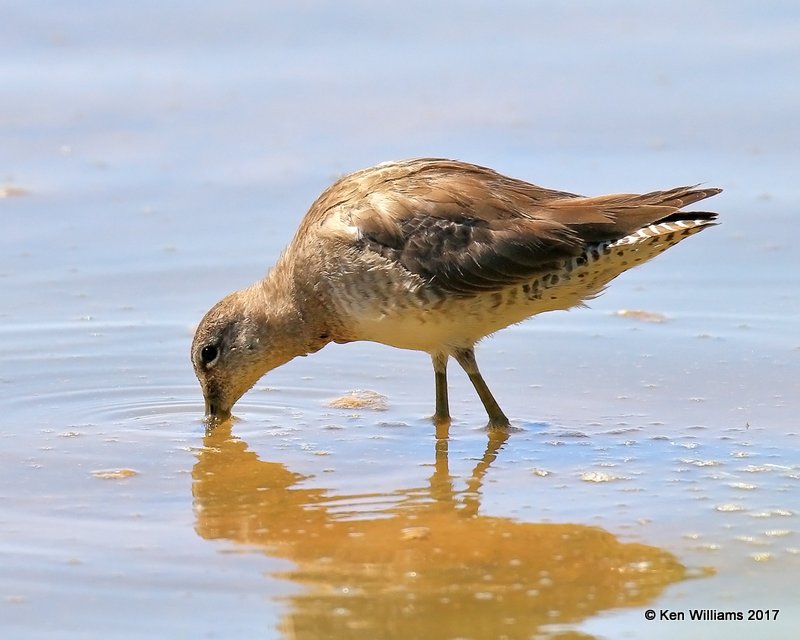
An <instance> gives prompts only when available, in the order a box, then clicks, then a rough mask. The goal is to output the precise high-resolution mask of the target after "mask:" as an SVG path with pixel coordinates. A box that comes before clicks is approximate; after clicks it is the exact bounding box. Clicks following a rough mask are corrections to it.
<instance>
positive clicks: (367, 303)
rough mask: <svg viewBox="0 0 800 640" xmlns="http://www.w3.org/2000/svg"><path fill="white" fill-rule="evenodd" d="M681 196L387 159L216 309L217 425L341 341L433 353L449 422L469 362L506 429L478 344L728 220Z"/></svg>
mask: <svg viewBox="0 0 800 640" xmlns="http://www.w3.org/2000/svg"><path fill="white" fill-rule="evenodd" d="M720 191H721V190H720V189H716V188H704V187H697V186H689V187H677V188H673V189H669V190H666V191H654V192H650V193H645V194H611V195H604V196H596V197H584V196H579V195H576V194H573V193H568V192H563V191H555V190H551V189H545V188H542V187H539V186H536V185H533V184H530V183H527V182H523V181H521V180H517V179H514V178H510V177H507V176H504V175H502V174H499V173H497V172H495V171H493V170H491V169H488V168H485V167H480V166H477V165H473V164H468V163H464V162H459V161H454V160H445V159H430V158H425V159H415V160H406V161H401V162H387V163H383V164H380V165H377V166H375V167H371V168H368V169H364V170H362V171H357V172H355V173H352V174H350V175H347V176H344V177H343V178H341V179H339V180H338V181H336V182H335V183H334V184H333V185H331V186H330V187H329V188H328V189H326V190H325V191H324V192H323V193H322V194H321V195H320V196H319V198H317V200H316V201H315V202H314V203H313V204H312V205H311V208H310V209H309V211H308V213H307V214H306V215H305V217H304V218H303V220H302V222H301V223H300V227H299V229H298V230H297V232H296V234H295V236H294V239H293V240H292V241H291V242H290V244H289V246H288V247H287V248H286V250H285V251H284V252H283V254H282V255H281V256H280V258H279V259H278V261H277V263H276V264H275V266H274V267H273V269H272V270H271V271H270V272H269V273H268V274H267V276H266V277H265V278H264V279H263V280H261V281H259V282H256V283H255V284H253V285H251V286H250V287H247V288H245V289H242V290H240V291H236V292H234V293H232V294H230V295H229V296H227V297H225V298H223V299H222V300H221V301H220V302H218V303H217V304H216V305H214V306H213V307H212V308H211V310H210V311H209V312H208V313H207V314H206V315H205V317H204V318H203V319H202V321H201V322H200V325H199V326H198V328H197V331H196V332H195V336H194V340H193V342H192V349H191V357H192V363H193V366H194V370H195V373H196V374H197V377H198V379H199V381H200V385H201V387H202V391H203V395H204V398H205V410H206V416H207V418H208V419H209V420H210V421H211V422H213V421H219V420H224V419H226V418H227V417H229V416H230V412H231V409H232V407H233V405H234V404H235V403H236V401H237V400H238V399H239V398H240V397H241V396H242V395H243V394H244V393H245V392H246V391H247V390H248V389H250V388H251V387H252V386H253V385H254V384H255V383H256V382H257V381H258V380H259V379H260V378H261V377H262V376H263V375H264V374H265V373H267V372H268V371H270V370H272V369H274V368H276V367H279V366H281V365H282V364H285V363H287V362H289V361H290V360H292V359H293V358H295V357H297V356H302V355H307V354H309V353H313V352H315V351H318V350H320V349H321V348H322V347H324V346H325V345H327V344H329V343H331V342H337V343H346V342H353V341H358V340H368V341H373V342H379V343H382V344H385V345H389V346H393V347H398V348H401V349H411V350H417V351H424V352H427V353H428V354H429V355H430V357H431V360H432V363H433V371H434V388H435V412H434V415H433V419H434V422H435V423H436V424H437V425H443V426H445V427H446V426H447V425H448V424H449V422H450V409H449V401H448V391H447V364H448V361H449V359H450V357H452V358H454V359H455V360H456V362H458V364H459V365H460V366H461V367H462V368H463V369H464V371H465V372H466V373H467V375H468V376H469V378H470V381H471V382H472V384H473V386H474V387H475V390H476V392H477V394H478V396H479V398H480V400H481V402H482V403H483V406H484V407H485V409H486V412H487V414H488V416H489V425H490V426H491V427H498V428H504V427H508V426H509V421H508V418H507V417H506V415H505V413H503V411H502V409H501V408H500V406H499V404H498V403H497V401H496V400H495V398H494V396H493V395H492V393H491V391H490V390H489V387H488V386H487V384H486V382H485V381H484V379H483V377H482V375H481V373H480V371H479V369H478V365H477V362H476V360H475V352H474V347H475V345H476V343H477V342H478V341H479V340H481V339H482V338H484V337H486V336H488V335H490V334H492V333H494V332H496V331H499V330H500V329H503V328H505V327H507V326H509V325H512V324H515V323H518V322H521V321H523V320H525V319H526V318H529V317H531V316H533V315H536V314H538V313H542V312H545V311H555V310H560V309H569V308H571V307H575V306H577V305H580V304H581V303H582V302H583V301H585V300H588V299H591V298H593V297H595V296H597V295H598V294H600V293H601V292H602V291H603V289H604V288H605V287H606V286H607V285H608V283H609V282H611V280H613V279H614V278H615V277H616V276H618V275H619V274H621V273H623V272H624V271H627V270H628V269H630V268H632V267H635V266H637V265H639V264H642V263H644V262H646V261H648V260H650V259H651V258H653V257H655V256H657V255H658V254H659V253H662V252H663V251H665V250H666V249H668V248H669V247H671V246H672V245H674V244H677V243H678V242H680V241H681V240H683V239H684V238H686V237H688V236H690V235H693V234H694V233H697V232H698V231H701V230H702V229H704V228H706V227H708V226H710V225H713V224H715V220H716V218H717V214H715V213H709V212H705V211H683V207H685V206H688V205H691V204H692V203H695V202H698V201H700V200H703V199H705V198H708V197H710V196H713V195H716V194H718V193H719V192H720Z"/></svg>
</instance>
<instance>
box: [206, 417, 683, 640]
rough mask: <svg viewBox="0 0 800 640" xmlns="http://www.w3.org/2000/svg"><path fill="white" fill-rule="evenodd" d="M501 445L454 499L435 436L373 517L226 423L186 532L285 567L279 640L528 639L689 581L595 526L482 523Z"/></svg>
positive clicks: (672, 561) (209, 444) (664, 559)
mask: <svg viewBox="0 0 800 640" xmlns="http://www.w3.org/2000/svg"><path fill="white" fill-rule="evenodd" d="M504 440H505V439H504V438H502V437H499V438H490V440H489V444H488V447H487V450H486V453H485V454H484V457H483V459H482V460H481V461H480V462H479V463H478V464H477V465H476V467H475V469H474V471H473V473H472V475H471V477H470V478H467V479H466V480H467V489H466V490H464V491H461V492H458V491H456V490H455V489H454V484H455V482H454V480H456V479H454V478H453V476H451V475H450V473H449V470H448V464H447V449H446V446H447V443H446V441H439V443H438V445H437V453H436V465H435V470H434V472H433V474H432V476H431V478H430V481H429V484H428V486H427V487H423V488H420V487H414V488H409V489H405V490H400V491H397V492H395V493H393V494H392V495H391V496H385V498H386V500H387V502H390V503H391V506H390V507H388V508H387V510H386V512H384V513H381V514H380V517H376V515H375V514H374V513H373V514H361V515H360V516H359V514H358V513H356V514H353V512H352V511H351V512H350V513H347V514H344V515H343V514H342V510H341V505H342V504H353V503H355V502H358V501H359V500H364V501H367V500H369V499H375V498H377V497H378V496H376V495H375V494H374V493H372V494H370V493H366V492H365V493H364V494H363V495H349V496H337V495H331V494H330V493H329V492H328V491H326V490H325V489H319V488H309V487H305V486H304V483H303V481H304V476H302V475H300V474H297V473H294V472H292V471H290V470H289V469H287V468H286V467H285V466H284V465H283V464H280V463H276V462H264V461H262V460H259V458H258V456H257V455H256V454H255V453H254V452H253V451H250V450H249V449H248V447H247V443H245V442H244V441H242V440H240V439H238V438H236V437H233V436H232V435H231V432H230V425H229V424H228V425H225V424H223V425H220V426H219V427H218V428H217V429H215V430H214V431H213V432H211V433H210V434H208V435H207V436H206V438H205V440H204V445H205V446H204V448H203V449H202V451H201V452H200V453H199V455H198V460H197V463H196V464H195V466H194V470H193V474H192V475H193V479H194V486H193V492H194V498H195V506H196V514H197V515H196V517H197V525H196V528H197V532H198V533H199V534H200V535H201V536H202V537H203V538H206V539H209V540H217V539H225V540H230V541H233V542H236V543H242V544H247V545H258V546H260V547H262V548H263V549H264V551H265V552H266V553H268V554H269V555H271V556H274V557H279V558H285V559H287V560H290V561H292V562H293V563H294V565H295V568H294V569H293V570H292V571H290V572H288V573H287V574H285V575H284V577H287V578H289V579H291V580H292V581H294V582H295V583H297V584H299V585H301V586H302V587H303V590H302V592H301V593H300V595H294V596H288V597H287V602H288V606H287V611H286V614H285V616H284V617H283V621H282V631H283V632H284V634H285V637H287V638H302V639H305V638H308V639H312V638H314V639H316V638H377V637H380V638H403V639H406V638H455V637H462V638H473V639H476V640H477V639H481V638H487V639H488V638H491V639H493V640H494V639H496V638H498V637H509V638H522V637H524V638H528V637H530V636H531V635H532V634H535V633H542V632H543V631H546V630H548V629H550V630H552V631H555V630H556V629H558V628H561V629H563V628H564V627H563V625H568V626H571V625H574V624H577V623H579V622H581V621H583V620H585V619H587V618H589V617H591V616H593V615H595V614H597V613H599V612H601V611H604V610H608V609H612V608H618V607H642V606H643V605H645V604H646V603H648V602H650V601H652V600H653V599H654V598H655V597H656V596H657V595H658V594H659V593H660V592H661V591H662V590H663V589H664V588H665V587H666V586H667V585H669V584H672V583H674V582H677V581H680V580H682V579H684V578H685V577H686V570H685V568H684V566H683V565H681V564H680V563H679V562H678V561H677V559H676V558H675V557H674V556H672V555H671V554H669V553H668V552H666V551H664V550H662V549H658V548H655V547H651V546H647V545H643V544H634V543H622V542H620V541H619V540H617V538H616V537H615V536H613V535H612V534H610V533H609V532H607V531H605V530H603V529H600V528H598V527H590V526H585V525H580V524H541V523H539V524H537V523H527V522H518V521H515V520H512V519H510V518H503V517H491V516H485V515H481V514H480V513H479V506H480V497H481V493H480V490H481V481H482V478H483V476H484V474H485V473H486V472H487V470H488V469H489V465H490V464H491V462H492V461H493V460H494V458H495V457H496V456H497V454H498V452H499V451H500V449H501V448H502V446H503V444H504ZM531 490H532V491H533V489H531ZM359 518H361V519H359ZM569 635H570V636H571V637H579V636H576V635H573V634H569ZM563 637H566V636H563ZM580 637H584V636H580Z"/></svg>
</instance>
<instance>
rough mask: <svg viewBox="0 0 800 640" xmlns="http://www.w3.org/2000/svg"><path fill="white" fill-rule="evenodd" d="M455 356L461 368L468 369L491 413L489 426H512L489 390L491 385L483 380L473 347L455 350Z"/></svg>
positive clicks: (482, 400) (504, 427)
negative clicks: (487, 384) (488, 385)
mask: <svg viewBox="0 0 800 640" xmlns="http://www.w3.org/2000/svg"><path fill="white" fill-rule="evenodd" d="M453 356H454V357H455V359H456V361H457V362H458V364H460V365H461V368H462V369H464V371H466V373H467V375H468V376H469V379H470V381H471V382H472V386H473V387H475V391H477V392H478V397H479V398H480V399H481V402H483V406H484V408H485V409H486V413H488V414H489V427H491V428H499V429H507V428H508V427H509V426H510V423H509V421H508V418H507V417H506V414H504V413H503V410H502V409H501V408H500V405H499V404H497V400H495V399H494V396H493V395H492V392H491V391H489V387H487V386H486V383H485V382H484V381H483V376H482V375H481V372H480V371H478V363H477V362H476V361H475V350H474V349H473V348H472V347H470V348H469V349H457V350H456V351H454V352H453Z"/></svg>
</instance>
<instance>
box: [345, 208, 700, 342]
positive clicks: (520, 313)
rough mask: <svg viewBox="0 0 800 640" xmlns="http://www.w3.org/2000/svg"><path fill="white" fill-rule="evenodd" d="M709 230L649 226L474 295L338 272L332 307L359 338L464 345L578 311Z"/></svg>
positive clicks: (396, 275)
mask: <svg viewBox="0 0 800 640" xmlns="http://www.w3.org/2000/svg"><path fill="white" fill-rule="evenodd" d="M710 224H714V223H713V222H712V221H710V220H706V219H698V220H680V221H676V222H666V223H661V224H654V225H649V226H647V227H645V228H643V229H639V230H638V231H636V232H635V233H632V234H630V235H627V236H625V237H623V238H621V239H619V240H616V241H613V242H599V243H596V244H592V245H589V246H587V248H586V250H585V251H584V252H583V253H581V254H580V255H578V256H575V257H572V258H569V259H567V260H563V261H562V262H561V263H560V264H559V265H558V266H557V267H556V268H555V269H552V270H550V271H547V272H545V273H543V274H542V275H541V276H539V277H536V278H534V279H532V280H530V281H528V282H525V283H524V284H521V285H517V286H512V287H508V288H505V289H503V290H501V291H496V292H491V293H487V294H483V295H477V296H470V297H466V296H462V297H453V296H445V295H441V294H438V293H437V292H435V291H432V290H431V289H429V288H426V287H424V286H423V285H424V283H423V282H422V280H421V279H419V278H416V277H409V274H403V273H402V272H401V271H399V270H394V269H386V268H385V267H383V268H382V265H375V268H373V269H369V270H367V271H364V272H361V273H351V274H348V275H346V276H343V275H342V274H340V275H339V276H338V277H337V283H338V285H339V286H338V287H337V292H338V295H337V296H335V298H334V306H335V308H336V311H337V315H339V316H340V317H347V318H350V319H351V324H350V330H351V331H352V332H353V333H354V334H357V335H359V336H361V338H360V339H367V340H373V341H375V342H381V343H383V344H387V345H390V346H393V347H398V348H403V349H416V350H422V351H432V350H436V349H440V348H441V345H447V346H449V347H454V348H457V347H464V346H468V345H470V344H474V343H475V342H477V341H478V340H480V339H481V338H483V337H484V336H486V335H489V334H491V333H494V332H495V331H499V330H500V329H503V328H504V327H507V326H508V325H511V324H515V323H518V322H522V321H523V320H525V319H526V318H529V317H530V316H532V315H536V314H539V313H544V312H547V311H556V310H560V309H569V308H571V307H575V306H577V305H580V304H581V303H582V302H583V301H585V300H588V299H591V298H594V297H596V296H597V295H599V294H600V293H602V291H603V290H604V289H605V287H606V286H607V285H608V284H609V283H610V282H611V281H612V280H613V279H614V278H616V277H617V276H618V275H620V274H621V273H623V272H625V271H627V270H628V269H631V268H633V267H636V266H638V265H640V264H643V263H645V262H647V261H648V260H651V259H652V258H654V257H656V256H657V255H659V254H660V253H662V252H664V251H666V250H667V249H669V248H670V247H671V246H673V245H675V244H677V243H678V242H680V241H681V240H683V239H684V238H687V237H688V236H690V235H693V234H695V233H697V232H699V231H701V230H702V229H703V228H705V227H706V226H708V225H710Z"/></svg>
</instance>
